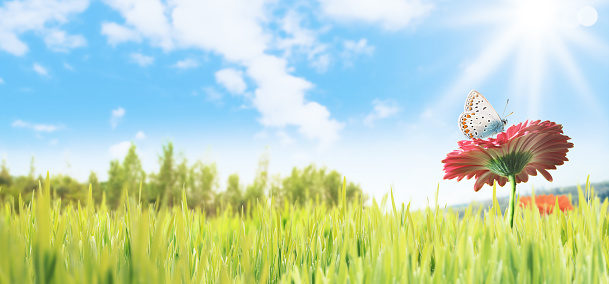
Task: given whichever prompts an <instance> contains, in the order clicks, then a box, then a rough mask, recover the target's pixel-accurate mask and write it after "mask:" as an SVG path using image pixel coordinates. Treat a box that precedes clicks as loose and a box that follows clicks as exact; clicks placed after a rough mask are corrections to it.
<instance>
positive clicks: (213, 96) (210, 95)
mask: <svg viewBox="0 0 609 284" xmlns="http://www.w3.org/2000/svg"><path fill="white" fill-rule="evenodd" d="M203 91H204V92H205V99H207V100H208V101H210V102H216V103H218V102H220V101H222V93H220V92H218V91H216V89H214V88H212V87H205V88H203Z"/></svg>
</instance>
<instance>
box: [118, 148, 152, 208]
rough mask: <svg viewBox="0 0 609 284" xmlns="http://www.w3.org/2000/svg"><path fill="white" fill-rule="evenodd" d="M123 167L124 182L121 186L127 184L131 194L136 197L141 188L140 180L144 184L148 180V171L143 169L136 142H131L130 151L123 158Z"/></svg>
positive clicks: (122, 178)
mask: <svg viewBox="0 0 609 284" xmlns="http://www.w3.org/2000/svg"><path fill="white" fill-rule="evenodd" d="M121 169H122V177H121V180H122V181H123V182H124V184H122V185H121V187H124V186H126V189H127V190H128V191H129V196H135V197H136V196H137V194H138V192H139V189H140V182H141V183H142V184H143V183H145V181H146V173H145V172H144V170H143V169H142V162H141V161H140V158H139V157H138V155H137V153H136V146H135V144H134V143H131V146H130V147H129V151H128V152H127V155H126V156H125V159H124V160H123V164H122V167H121Z"/></svg>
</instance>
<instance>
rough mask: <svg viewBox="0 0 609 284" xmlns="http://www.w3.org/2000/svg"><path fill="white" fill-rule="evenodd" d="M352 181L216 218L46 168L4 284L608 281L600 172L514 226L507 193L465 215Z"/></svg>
mask: <svg viewBox="0 0 609 284" xmlns="http://www.w3.org/2000/svg"><path fill="white" fill-rule="evenodd" d="M345 184H346V182H344V183H343V187H342V188H341V189H340V190H339V192H340V196H341V197H340V204H338V206H334V207H327V206H326V205H324V203H321V202H318V203H316V202H314V201H309V202H307V203H305V204H304V205H289V204H287V203H285V204H284V205H283V206H278V205H277V204H274V200H272V199H270V200H264V201H260V202H258V203H256V204H255V205H253V206H252V210H249V212H245V211H243V210H241V211H239V210H231V208H230V205H228V208H224V209H218V212H217V214H216V215H215V216H214V217H208V216H207V215H206V213H205V212H202V211H201V210H199V209H195V210H193V209H189V207H188V205H187V204H186V202H187V201H186V199H185V198H183V199H182V202H181V204H176V206H172V207H169V206H166V205H163V204H162V202H161V203H157V205H153V204H150V205H148V206H143V205H142V203H139V202H138V200H136V199H134V198H129V196H128V195H127V194H124V195H123V198H122V199H121V206H120V207H119V208H118V209H117V210H115V211H113V210H109V209H108V208H107V207H106V206H105V203H103V202H102V203H101V205H99V206H96V205H95V203H94V202H93V201H92V189H91V188H89V193H88V197H87V200H88V203H87V204H80V203H79V204H78V205H77V206H72V205H71V204H68V205H66V206H62V204H61V199H52V198H51V196H52V195H53V192H52V191H51V187H50V186H49V185H50V181H49V178H48V175H47V178H46V180H45V181H43V182H42V183H41V185H40V188H39V189H37V190H36V192H35V194H34V195H33V197H32V200H31V202H26V201H25V200H23V199H19V200H17V202H12V200H8V201H5V202H4V204H3V205H2V213H1V215H2V216H1V218H0V252H2V257H0V283H231V282H233V283H255V282H258V283H396V282H399V283H539V282H546V283H573V282H575V283H607V282H609V276H608V274H607V269H608V263H607V259H608V256H609V255H608V253H609V250H608V249H609V218H607V209H608V206H609V203H608V202H607V200H604V201H603V202H601V201H600V200H599V199H598V198H594V192H593V188H591V187H590V185H589V184H587V185H586V186H585V188H583V189H581V188H580V190H579V195H580V196H579V200H580V203H579V205H578V206H576V207H575V209H574V210H573V211H569V212H567V213H563V212H561V211H560V210H554V212H553V213H552V214H550V215H546V216H544V215H540V213H539V212H538V211H537V210H530V209H522V208H520V207H518V210H517V212H516V218H515V225H514V228H513V229H511V228H510V226H509V224H507V223H506V222H505V220H504V219H503V217H502V215H501V211H502V210H504V208H499V207H498V206H499V205H498V203H497V202H496V199H494V200H495V202H494V204H493V206H491V207H490V208H484V209H482V208H481V209H479V210H477V211H474V210H473V209H472V207H470V208H469V209H468V210H466V212H465V215H464V216H463V218H459V216H458V214H456V213H455V212H453V211H452V210H451V209H450V208H445V207H440V206H438V205H437V201H436V204H435V205H431V206H429V207H427V208H426V209H424V210H417V211H415V210H411V209H410V205H407V204H395V202H394V200H393V197H392V195H391V197H386V198H385V199H383V200H382V201H381V202H380V204H379V203H377V201H376V200H374V199H373V200H372V201H371V202H370V204H362V202H361V198H360V199H356V200H355V201H352V202H348V201H347V199H346V195H345V192H346V191H345ZM493 190H494V191H495V190H496V189H495V188H493ZM436 194H437V193H436ZM182 196H183V197H185V196H186V195H185V193H183V195H182ZM436 198H437V195H436ZM15 204H16V205H15Z"/></svg>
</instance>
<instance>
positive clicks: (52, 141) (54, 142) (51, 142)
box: [49, 139, 59, 146]
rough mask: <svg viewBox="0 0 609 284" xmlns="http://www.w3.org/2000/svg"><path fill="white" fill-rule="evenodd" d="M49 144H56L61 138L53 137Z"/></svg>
mask: <svg viewBox="0 0 609 284" xmlns="http://www.w3.org/2000/svg"><path fill="white" fill-rule="evenodd" d="M49 144H50V145H51V146H56V145H57V144H59V139H51V140H50V141H49Z"/></svg>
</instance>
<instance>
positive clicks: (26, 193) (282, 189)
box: [0, 142, 367, 215]
mask: <svg viewBox="0 0 609 284" xmlns="http://www.w3.org/2000/svg"><path fill="white" fill-rule="evenodd" d="M136 150H137V149H136V146H135V144H133V143H132V144H131V147H130V148H129V151H128V153H127V155H126V156H125V158H124V159H123V160H122V161H119V160H113V161H110V168H109V170H108V180H106V181H100V180H99V179H98V177H97V174H96V173H95V172H91V174H90V175H89V179H88V180H87V181H86V182H84V183H83V182H79V181H78V180H76V179H75V178H73V177H70V176H68V175H63V174H58V175H53V173H52V170H51V174H52V175H53V176H52V177H51V191H52V192H53V197H55V198H58V197H59V198H61V202H62V204H63V205H67V204H74V205H76V204H78V203H79V202H80V203H81V204H83V205H84V204H85V203H86V193H87V192H88V188H89V185H91V187H92V191H93V200H94V202H95V203H96V204H97V205H100V204H101V203H102V202H105V204H106V206H108V207H109V208H113V209H116V208H117V207H118V205H119V204H122V203H121V202H122V200H121V197H122V196H123V194H122V193H123V191H126V192H127V196H129V198H132V199H134V200H136V201H139V202H142V203H143V204H160V203H161V202H164V203H166V204H167V205H170V206H171V205H172V204H180V202H181V194H182V190H184V191H185V192H186V196H187V198H188V206H189V207H191V208H200V209H201V210H202V211H205V212H206V213H207V214H210V215H214V214H215V213H216V212H219V211H221V210H225V209H232V210H235V211H241V210H245V211H247V210H248V208H249V206H250V204H256V200H260V201H262V200H264V199H265V198H269V199H270V198H271V197H272V198H273V200H274V201H273V202H274V204H276V206H284V204H285V203H286V202H287V203H288V204H300V205H302V204H304V203H306V202H307V201H309V200H312V201H315V202H323V203H325V204H327V205H328V206H336V205H337V204H338V200H339V195H338V193H339V188H340V187H341V186H342V179H343V175H341V174H340V173H339V172H337V171H336V170H328V169H326V168H323V167H322V168H318V167H316V166H315V165H314V164H311V165H309V166H307V167H305V168H296V167H294V168H293V169H292V172H291V174H290V175H289V176H287V177H281V176H280V175H273V176H270V174H269V172H268V166H269V158H268V155H267V154H262V155H261V157H260V160H259V163H258V169H256V175H255V178H254V180H253V181H252V182H251V183H250V184H243V181H242V180H240V178H239V175H238V174H237V173H234V174H231V175H230V176H229V177H228V180H227V181H226V188H220V186H219V184H220V182H219V173H218V169H217V167H216V164H215V163H203V162H202V161H200V160H199V161H195V162H194V163H189V162H188V160H187V159H186V158H185V157H183V156H181V155H177V156H176V154H175V152H174V146H173V144H172V143H171V142H170V143H167V144H166V145H164V146H163V148H162V152H161V154H160V155H159V169H158V172H151V173H146V172H145V171H144V170H143V168H142V163H141V160H140V158H139V157H138V155H137V151H136ZM35 171H36V169H35V159H34V157H32V160H31V164H30V172H29V175H27V176H13V175H11V173H10V169H9V166H8V165H7V164H6V161H4V160H3V161H2V165H1V168H0V201H3V200H6V199H8V198H10V197H12V198H13V200H14V201H15V202H17V201H18V200H19V195H21V198H22V199H23V200H25V202H29V201H31V199H32V194H33V192H34V189H36V188H38V181H40V180H43V177H42V176H38V177H36V176H35ZM140 185H141V186H140ZM140 190H141V191H140ZM346 196H347V200H348V201H351V200H354V199H355V198H360V196H361V198H363V201H364V202H365V201H366V200H367V196H366V195H364V194H363V193H362V189H361V187H360V186H359V185H357V184H354V183H351V182H350V183H348V184H347V188H346Z"/></svg>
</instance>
